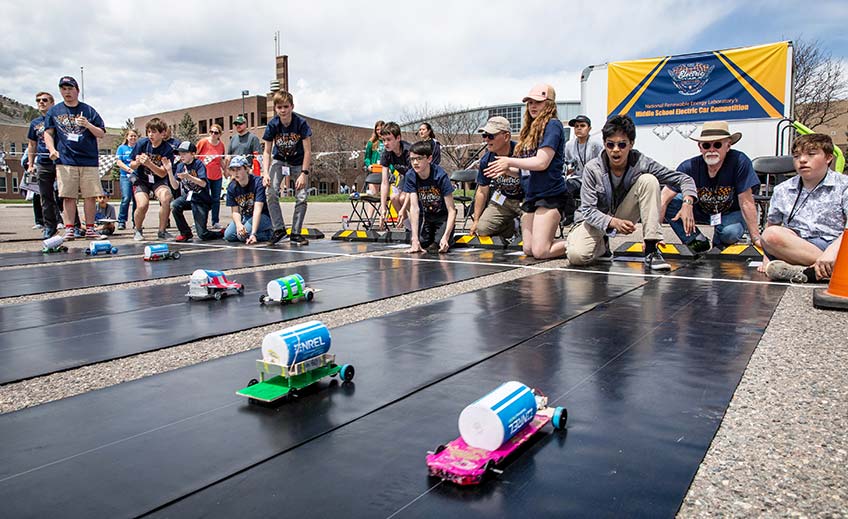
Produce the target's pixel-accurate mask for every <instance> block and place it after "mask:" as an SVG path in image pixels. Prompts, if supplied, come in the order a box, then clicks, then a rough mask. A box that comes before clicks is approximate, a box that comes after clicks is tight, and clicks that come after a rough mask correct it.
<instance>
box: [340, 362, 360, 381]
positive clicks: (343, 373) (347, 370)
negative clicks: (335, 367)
mask: <svg viewBox="0 0 848 519" xmlns="http://www.w3.org/2000/svg"><path fill="white" fill-rule="evenodd" d="M355 373H356V370H354V369H353V366H352V365H350V364H345V365H344V366H342V369H340V370H339V378H341V379H342V381H343V382H350V381H351V380H353V376H354V374H355Z"/></svg>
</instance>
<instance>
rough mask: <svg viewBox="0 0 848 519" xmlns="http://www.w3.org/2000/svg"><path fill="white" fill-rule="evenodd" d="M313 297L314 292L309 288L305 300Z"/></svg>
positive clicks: (310, 299)
mask: <svg viewBox="0 0 848 519" xmlns="http://www.w3.org/2000/svg"><path fill="white" fill-rule="evenodd" d="M313 299H315V293H314V292H313V291H311V290H310V291H308V292H306V300H307V301H312V300H313Z"/></svg>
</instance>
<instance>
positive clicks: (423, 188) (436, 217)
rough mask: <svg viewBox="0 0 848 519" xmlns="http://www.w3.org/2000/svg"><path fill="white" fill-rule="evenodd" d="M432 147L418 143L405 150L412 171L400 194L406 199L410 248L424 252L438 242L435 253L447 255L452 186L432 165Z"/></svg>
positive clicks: (450, 238) (452, 219)
mask: <svg viewBox="0 0 848 519" xmlns="http://www.w3.org/2000/svg"><path fill="white" fill-rule="evenodd" d="M432 155H433V145H432V143H431V142H430V141H418V142H416V143H415V144H413V145H412V147H411V148H410V149H409V162H410V164H411V165H412V170H413V171H409V172H407V174H406V177H405V180H404V183H403V192H404V193H408V196H409V218H410V225H411V229H412V247H411V248H410V249H409V252H424V251H425V249H427V248H428V247H429V246H430V245H432V244H434V243H435V242H436V240H439V246H438V247H439V252H447V251H448V249H450V246H451V244H452V242H453V226H454V223H456V206H455V205H454V202H453V191H454V189H453V184H451V181H450V178H448V175H447V173H445V170H443V169H442V168H441V167H440V166H437V165H435V164H432V163H431V162H432V160H433V159H432Z"/></svg>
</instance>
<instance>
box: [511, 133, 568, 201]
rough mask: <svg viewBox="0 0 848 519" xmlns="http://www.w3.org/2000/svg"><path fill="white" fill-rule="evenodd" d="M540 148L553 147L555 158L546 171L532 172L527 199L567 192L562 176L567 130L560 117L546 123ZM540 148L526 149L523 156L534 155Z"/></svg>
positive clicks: (527, 189)
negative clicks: (564, 128)
mask: <svg viewBox="0 0 848 519" xmlns="http://www.w3.org/2000/svg"><path fill="white" fill-rule="evenodd" d="M538 148H551V149H553V150H554V158H553V159H551V163H550V164H548V168H547V169H546V170H545V171H531V172H530V175H529V177H530V178H529V181H528V182H527V187H526V194H525V200H526V201H533V200H538V199H540V198H547V197H554V196H559V195H562V194H563V193H565V192H566V188H565V179H564V178H563V176H562V174H563V173H562V168H563V165H564V164H565V159H564V153H565V131H564V130H563V128H562V122H561V121H560V120H559V119H551V120H550V121H548V124H547V125H545V133H543V134H542V141H541V142H540V143H539V146H538ZM538 148H537V149H536V150H527V151H525V152H524V153H522V158H524V157H533V156H534V155H536V151H537V150H538Z"/></svg>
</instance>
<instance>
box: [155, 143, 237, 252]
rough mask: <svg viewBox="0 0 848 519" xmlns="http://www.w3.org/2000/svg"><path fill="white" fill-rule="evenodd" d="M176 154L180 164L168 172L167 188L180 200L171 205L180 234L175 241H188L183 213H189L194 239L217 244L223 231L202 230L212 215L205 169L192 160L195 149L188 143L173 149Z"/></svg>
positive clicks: (189, 232) (189, 230)
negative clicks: (186, 211)
mask: <svg viewBox="0 0 848 519" xmlns="http://www.w3.org/2000/svg"><path fill="white" fill-rule="evenodd" d="M177 152H179V154H180V160H179V162H177V165H176V168H174V169H175V171H172V170H171V169H168V179H169V181H170V183H171V187H172V188H174V189H179V190H180V196H179V197H177V198H176V199H174V201H173V202H171V214H172V215H173V216H174V221H175V222H176V223H177V229H179V230H180V235H179V236H177V239H176V241H183V242H185V241H191V238H192V236H191V227H189V225H188V222H187V221H186V218H185V215H184V214H183V213H184V212H185V210H186V209H191V215H192V216H193V217H194V228H195V229H197V237H198V238H200V239H201V240H204V241H206V240H220V239H221V238H223V237H224V233H223V231H210V230H209V229H208V228H207V227H206V221H207V220H208V218H209V212H210V211H212V195H211V194H210V192H209V182H207V180H206V166H204V165H203V161H201V160H200V159H198V158H196V157H195V156H194V154H195V153H196V152H197V147H196V146H195V145H194V144H192V143H191V142H189V141H183V142H181V143H180V145H179V146H178V147H177Z"/></svg>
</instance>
